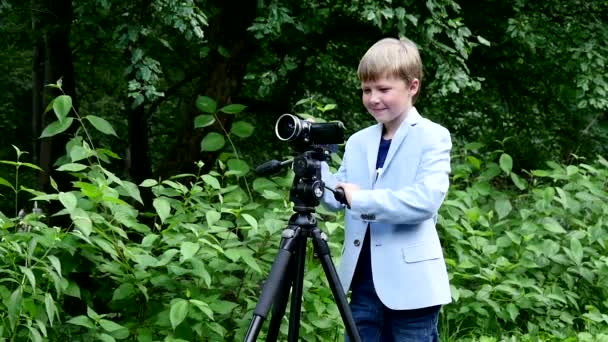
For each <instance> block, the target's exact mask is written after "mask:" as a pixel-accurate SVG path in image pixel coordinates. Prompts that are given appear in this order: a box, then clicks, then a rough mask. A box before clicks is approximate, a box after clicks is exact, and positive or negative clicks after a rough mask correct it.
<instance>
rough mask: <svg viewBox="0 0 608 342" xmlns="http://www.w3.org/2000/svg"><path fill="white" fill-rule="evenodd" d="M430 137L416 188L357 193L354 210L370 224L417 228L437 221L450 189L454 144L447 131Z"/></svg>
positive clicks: (355, 194)
mask: <svg viewBox="0 0 608 342" xmlns="http://www.w3.org/2000/svg"><path fill="white" fill-rule="evenodd" d="M429 133H430V134H427V135H426V136H427V137H429V139H430V141H427V142H426V144H425V145H426V146H425V147H424V148H423V152H422V156H421V161H420V164H419V166H418V170H417V172H416V177H415V180H414V182H413V184H411V185H408V186H405V187H402V188H400V189H374V190H360V191H357V192H355V193H353V195H352V201H351V202H352V203H351V208H352V210H354V211H356V212H358V213H361V214H362V215H361V217H365V218H367V220H368V221H371V222H375V221H377V222H385V223H392V224H417V223H420V222H422V221H425V220H428V219H430V218H433V217H435V216H436V215H437V212H438V211H439V207H440V206H441V204H442V203H443V200H444V198H445V195H446V193H447V191H448V188H449V186H450V179H449V174H450V170H451V169H450V151H451V149H452V140H451V138H450V133H449V131H448V130H447V129H445V128H443V127H441V129H439V130H436V131H435V132H429Z"/></svg>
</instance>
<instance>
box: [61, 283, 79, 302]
mask: <svg viewBox="0 0 608 342" xmlns="http://www.w3.org/2000/svg"><path fill="white" fill-rule="evenodd" d="M63 293H64V294H65V295H66V296H70V297H74V298H80V287H78V285H77V284H76V283H75V282H73V281H69V282H68V287H67V288H66V289H65V290H63Z"/></svg>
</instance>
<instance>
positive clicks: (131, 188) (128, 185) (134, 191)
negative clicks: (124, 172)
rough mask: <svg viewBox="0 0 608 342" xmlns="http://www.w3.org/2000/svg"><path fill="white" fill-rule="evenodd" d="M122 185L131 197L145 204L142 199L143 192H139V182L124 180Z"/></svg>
mask: <svg viewBox="0 0 608 342" xmlns="http://www.w3.org/2000/svg"><path fill="white" fill-rule="evenodd" d="M121 187H122V188H123V189H125V191H126V192H127V194H129V196H130V197H131V198H133V199H134V200H136V201H137V202H139V203H141V204H144V201H143V200H142V199H141V193H140V192H139V188H138V187H137V184H135V183H132V182H129V181H122V184H121Z"/></svg>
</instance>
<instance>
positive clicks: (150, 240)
mask: <svg viewBox="0 0 608 342" xmlns="http://www.w3.org/2000/svg"><path fill="white" fill-rule="evenodd" d="M156 240H158V235H156V234H149V235H146V237H144V238H143V240H141V245H142V247H152V245H153V244H154V242H155V241H156Z"/></svg>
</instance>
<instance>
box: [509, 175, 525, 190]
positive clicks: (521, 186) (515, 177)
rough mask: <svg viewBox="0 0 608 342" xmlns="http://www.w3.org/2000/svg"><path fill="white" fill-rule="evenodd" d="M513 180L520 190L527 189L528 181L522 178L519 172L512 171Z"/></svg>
mask: <svg viewBox="0 0 608 342" xmlns="http://www.w3.org/2000/svg"><path fill="white" fill-rule="evenodd" d="M511 180H512V181H513V184H515V186H516V187H517V188H518V189H519V190H526V187H527V184H526V181H525V180H523V179H521V178H520V177H519V176H518V175H517V174H515V173H511Z"/></svg>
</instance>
